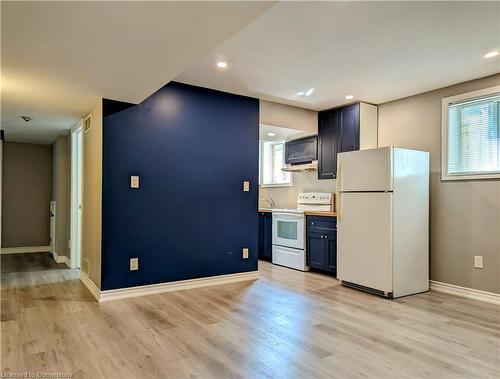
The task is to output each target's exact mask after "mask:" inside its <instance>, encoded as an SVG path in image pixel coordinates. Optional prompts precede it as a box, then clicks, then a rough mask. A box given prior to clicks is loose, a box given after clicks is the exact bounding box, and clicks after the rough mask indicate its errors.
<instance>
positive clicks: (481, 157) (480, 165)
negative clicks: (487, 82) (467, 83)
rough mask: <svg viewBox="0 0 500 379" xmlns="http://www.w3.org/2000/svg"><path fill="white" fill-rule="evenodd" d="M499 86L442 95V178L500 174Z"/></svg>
mask: <svg viewBox="0 0 500 379" xmlns="http://www.w3.org/2000/svg"><path fill="white" fill-rule="evenodd" d="M499 120H500V86H497V87H493V88H488V89H485V90H480V91H474V92H470V93H467V94H462V95H458V96H453V97H448V98H444V99H443V126H442V127H443V138H442V144H443V146H442V152H443V156H442V179H443V180H459V179H489V178H500V121H499Z"/></svg>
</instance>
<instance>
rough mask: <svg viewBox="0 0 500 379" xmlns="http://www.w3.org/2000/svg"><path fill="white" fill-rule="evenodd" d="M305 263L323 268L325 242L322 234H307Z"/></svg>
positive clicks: (312, 266)
mask: <svg viewBox="0 0 500 379" xmlns="http://www.w3.org/2000/svg"><path fill="white" fill-rule="evenodd" d="M306 246H307V250H306V254H307V265H308V266H309V267H311V268H316V269H319V270H324V269H325V244H324V239H323V235H322V234H317V233H308V234H307V245H306Z"/></svg>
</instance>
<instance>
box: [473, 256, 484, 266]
mask: <svg viewBox="0 0 500 379" xmlns="http://www.w3.org/2000/svg"><path fill="white" fill-rule="evenodd" d="M474 267H475V268H483V256H482V255H475V256H474Z"/></svg>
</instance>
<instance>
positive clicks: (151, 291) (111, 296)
mask: <svg viewBox="0 0 500 379" xmlns="http://www.w3.org/2000/svg"><path fill="white" fill-rule="evenodd" d="M80 278H82V275H80ZM257 279H259V272H258V271H249V272H240V273H236V274H226V275H217V276H209V277H206V278H196V279H187V280H178V281H175V282H166V283H158V284H149V285H145V286H137V287H128V288H119V289H115V290H106V291H99V290H97V291H99V294H98V296H96V295H95V294H94V293H93V295H94V296H95V297H96V299H97V301H99V302H100V303H102V302H106V301H113V300H120V299H128V298H132V297H139V296H147V295H156V294H160V293H163V292H173V291H182V290H188V289H194V288H202V287H209V286H215V285H222V284H229V283H237V282H243V281H249V280H257ZM82 282H84V280H83V279H82ZM84 284H85V285H86V286H87V284H86V283H85V282H84ZM92 284H93V283H92ZM94 286H95V285H94ZM87 288H88V286H87ZM96 289H97V288H96ZM89 290H90V288H89ZM91 292H92V290H91Z"/></svg>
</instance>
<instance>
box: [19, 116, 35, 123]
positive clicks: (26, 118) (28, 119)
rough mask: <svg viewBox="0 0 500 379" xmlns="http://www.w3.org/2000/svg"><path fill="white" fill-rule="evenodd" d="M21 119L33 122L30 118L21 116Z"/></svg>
mask: <svg viewBox="0 0 500 379" xmlns="http://www.w3.org/2000/svg"><path fill="white" fill-rule="evenodd" d="M21 118H22V119H23V120H24V121H26V122H28V121H31V120H33V119H32V118H31V117H30V116H21Z"/></svg>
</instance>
